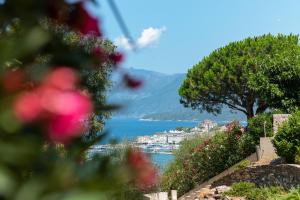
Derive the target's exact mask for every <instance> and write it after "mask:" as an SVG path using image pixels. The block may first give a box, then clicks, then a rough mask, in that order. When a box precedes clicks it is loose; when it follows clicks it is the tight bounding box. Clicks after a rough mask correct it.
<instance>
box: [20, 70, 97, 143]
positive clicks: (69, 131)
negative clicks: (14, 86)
mask: <svg viewBox="0 0 300 200" xmlns="http://www.w3.org/2000/svg"><path fill="white" fill-rule="evenodd" d="M77 81H78V78H77V74H76V72H75V71H74V70H72V69H70V68H67V67H62V68H58V69H55V70H54V71H52V72H51V73H50V74H49V75H48V76H47V77H46V78H45V81H44V82H43V83H42V84H41V85H40V86H38V87H37V88H34V89H33V90H31V91H29V92H27V93H24V94H22V95H20V96H19V97H18V98H17V99H16V101H15V105H14V111H15V113H16V116H17V118H18V119H19V120H20V121H21V122H24V123H29V122H33V121H35V120H37V119H40V120H44V124H45V126H46V129H47V133H48V137H49V138H50V139H51V140H53V141H55V142H59V143H67V142H69V140H70V139H72V138H74V137H77V136H79V135H80V134H82V133H83V132H84V131H85V129H86V128H87V127H86V124H85V119H86V118H87V117H88V116H89V115H90V114H91V112H92V111H93V104H92V101H91V99H90V98H89V97H88V95H86V94H84V93H82V92H81V91H78V90H75V87H76V83H77ZM41 116H43V117H41ZM44 116H45V117H44Z"/></svg>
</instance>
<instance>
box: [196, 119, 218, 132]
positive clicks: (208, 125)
mask: <svg viewBox="0 0 300 200" xmlns="http://www.w3.org/2000/svg"><path fill="white" fill-rule="evenodd" d="M217 126H218V124H217V123H216V122H213V121H211V120H204V121H202V122H201V123H200V124H199V125H198V127H199V128H200V129H202V130H203V131H204V132H209V131H210V130H211V129H212V128H214V127H217Z"/></svg>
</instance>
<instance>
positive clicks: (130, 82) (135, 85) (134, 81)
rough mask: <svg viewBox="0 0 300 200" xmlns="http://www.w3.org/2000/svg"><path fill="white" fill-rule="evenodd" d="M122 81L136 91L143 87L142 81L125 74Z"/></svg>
mask: <svg viewBox="0 0 300 200" xmlns="http://www.w3.org/2000/svg"><path fill="white" fill-rule="evenodd" d="M123 81H124V83H125V85H126V86H127V87H129V88H132V89H138V88H140V87H141V86H142V85H143V81H141V80H137V79H134V78H132V77H131V76H129V75H128V74H125V75H124V76H123Z"/></svg>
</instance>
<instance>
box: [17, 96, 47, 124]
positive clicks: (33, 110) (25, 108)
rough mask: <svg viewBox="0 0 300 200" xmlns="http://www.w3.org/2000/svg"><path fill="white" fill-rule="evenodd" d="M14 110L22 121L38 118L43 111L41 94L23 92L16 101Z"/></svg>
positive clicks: (27, 121)
mask: <svg viewBox="0 0 300 200" xmlns="http://www.w3.org/2000/svg"><path fill="white" fill-rule="evenodd" d="M14 111H15V113H16V116H17V118H18V119H19V120H20V121H21V122H24V123H29V122H32V121H34V120H36V119H37V118H38V117H39V116H40V115H41V113H42V112H43V109H42V107H41V104H40V98H39V96H38V95H37V94H36V93H34V92H26V93H23V94H21V95H20V96H19V97H18V98H17V100H16V101H15V103H14Z"/></svg>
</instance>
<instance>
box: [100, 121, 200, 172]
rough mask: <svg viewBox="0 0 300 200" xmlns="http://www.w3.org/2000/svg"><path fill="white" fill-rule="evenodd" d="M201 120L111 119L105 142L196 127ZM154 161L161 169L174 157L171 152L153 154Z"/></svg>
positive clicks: (127, 139)
mask: <svg viewBox="0 0 300 200" xmlns="http://www.w3.org/2000/svg"><path fill="white" fill-rule="evenodd" d="M198 123H199V122H195V121H145V120H139V119H127V118H126V119H123V118H116V119H111V120H109V121H108V122H107V123H106V127H105V129H106V130H107V131H108V136H107V138H106V139H105V142H109V141H110V140H112V139H115V140H117V141H118V142H122V141H129V140H134V139H135V138H136V137H137V136H142V135H153V134H155V133H157V132H163V131H169V130H172V129H175V128H176V127H180V126H183V127H195V126H196V125H197V124H198ZM150 156H151V158H152V160H153V162H154V163H155V164H156V165H158V166H159V167H160V169H161V170H163V169H164V167H165V166H166V165H167V164H168V163H169V162H170V161H172V160H173V159H174V156H173V155H170V154H151V155H150Z"/></svg>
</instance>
